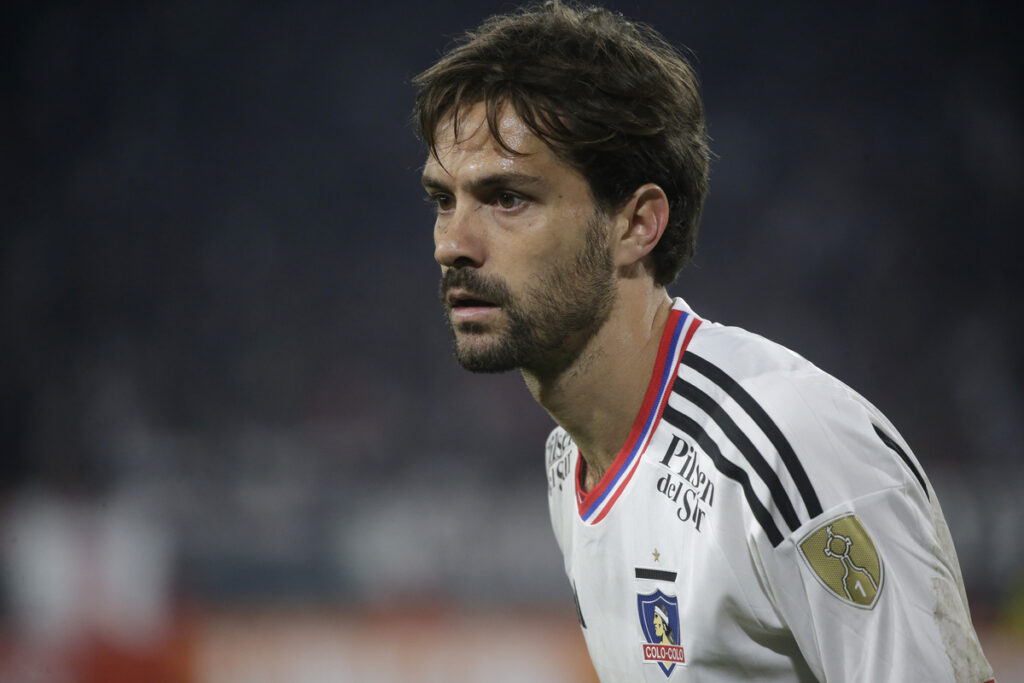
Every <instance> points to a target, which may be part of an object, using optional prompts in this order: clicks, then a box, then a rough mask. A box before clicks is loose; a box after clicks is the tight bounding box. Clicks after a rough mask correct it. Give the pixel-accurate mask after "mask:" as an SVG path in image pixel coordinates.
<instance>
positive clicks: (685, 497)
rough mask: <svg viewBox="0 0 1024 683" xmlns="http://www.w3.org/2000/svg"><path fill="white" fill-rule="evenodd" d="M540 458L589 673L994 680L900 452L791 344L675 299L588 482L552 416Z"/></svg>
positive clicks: (933, 509) (917, 471)
mask: <svg viewBox="0 0 1024 683" xmlns="http://www.w3.org/2000/svg"><path fill="white" fill-rule="evenodd" d="M546 464H547V474H548V496H549V505H550V511H551V520H552V526H553V528H554V532H555V537H556V539H557V541H558V545H559V547H560V548H561V551H562V553H563V555H564V558H565V571H566V574H567V575H568V578H569V582H570V585H571V588H572V592H573V596H574V598H575V601H576V608H577V616H578V617H579V621H580V625H581V627H582V630H583V634H584V637H585V639H586V643H587V648H588V650H589V652H590V657H591V659H592V661H593V663H594V667H595V669H596V670H597V673H598V676H599V677H600V679H601V681H603V683H615V682H622V683H634V682H636V681H651V682H661V681H768V682H770V681H787V682H788V681H826V680H827V681H872V682H877V681H915V682H917V681H929V682H936V681H957V682H958V683H963V682H969V683H983V682H985V681H990V680H992V679H993V673H992V670H991V668H990V666H989V664H988V662H987V661H986V659H985V657H984V654H983V653H982V651H981V647H980V645H979V643H978V638H977V635H976V634H975V631H974V627H973V626H972V624H971V619H970V614H969V611H968V606H967V597H966V594H965V593H964V588H963V581H962V579H961V575H960V567H959V564H958V562H957V559H956V554H955V551H954V549H953V543H952V540H951V538H950V535H949V531H948V529H947V527H946V523H945V520H944V518H943V515H942V511H941V510H940V508H939V503H938V501H937V500H936V497H935V491H934V490H933V489H932V487H931V485H930V484H929V482H928V479H927V477H926V476H925V474H924V472H923V471H922V469H921V465H920V464H919V463H918V461H917V458H916V457H915V456H914V454H913V452H912V451H911V449H910V447H909V446H908V445H907V444H906V442H904V440H903V439H902V438H901V437H900V435H899V433H898V432H897V431H896V429H895V428H894V427H893V426H892V424H890V423H889V421H888V420H886V419H885V417H884V416H882V415H881V413H879V411H878V410H876V409H875V408H874V407H873V406H872V405H871V404H870V403H868V402H867V401H866V400H864V399H863V398H862V397H860V396H859V395H858V394H857V393H855V392H854V391H853V390H852V389H850V388H849V387H847V386H846V385H844V384H842V383H841V382H839V381H838V380H836V379H835V378H833V377H831V376H830V375H828V374H826V373H824V372H822V371H821V370H819V369H818V368H816V367H815V366H814V365H812V364H811V363H809V362H808V361H806V360H805V359H803V358H801V357H800V356H798V355H797V354H795V353H793V352H792V351H789V350H787V349H785V348H783V347H781V346H779V345H777V344H774V343H772V342H770V341H768V340H766V339H764V338H762V337H759V336H757V335H754V334H751V333H749V332H746V331H744V330H741V329H738V328H734V327H726V326H722V325H718V324H714V323H710V322H707V321H703V320H700V319H698V318H697V317H696V316H695V315H694V314H693V312H692V311H691V310H690V309H689V308H688V307H687V306H686V304H685V302H683V301H682V300H681V299H676V300H675V301H674V302H673V308H672V312H671V314H670V316H669V320H668V323H667V325H666V328H665V330H664V333H663V335H662V339H661V343H660V347H659V351H658V357H657V361H656V363H655V367H654V370H653V374H652V377H651V379H650V384H649V386H648V389H647V392H646V395H645V397H644V400H643V404H642V405H641V406H640V410H639V412H638V414H637V417H636V421H635V423H634V425H633V428H632V431H631V432H630V434H629V437H628V439H627V441H626V443H625V445H624V446H623V447H622V449H621V451H620V452H619V454H618V456H617V458H616V459H615V461H614V462H613V463H612V465H611V467H610V468H609V469H608V471H607V472H605V474H604V475H603V477H602V478H601V480H600V482H598V483H597V484H596V485H595V486H594V487H593V488H592V489H591V490H589V491H584V486H583V482H584V481H585V467H581V456H580V453H579V449H578V448H577V446H576V445H575V444H574V443H573V441H572V438H571V437H570V436H569V435H568V434H567V433H566V432H565V431H564V430H562V429H561V428H556V429H555V430H554V431H553V432H552V433H551V435H550V437H549V438H548V441H547V445H546Z"/></svg>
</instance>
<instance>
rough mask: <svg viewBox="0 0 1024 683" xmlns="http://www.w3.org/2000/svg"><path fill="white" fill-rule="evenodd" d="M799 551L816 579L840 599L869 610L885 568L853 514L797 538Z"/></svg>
mask: <svg viewBox="0 0 1024 683" xmlns="http://www.w3.org/2000/svg"><path fill="white" fill-rule="evenodd" d="M800 553H801V554H802V555H803V558H804V560H805V561H806V562H807V566H809V567H810V568H811V571H813V572H814V575H815V576H816V577H818V581H819V582H820V583H821V585H823V586H824V587H825V588H827V589H828V591H829V592H830V593H832V594H833V595H835V596H836V597H837V598H839V599H840V600H842V601H843V602H846V603H849V604H851V605H854V606H856V607H862V608H864V609H871V608H872V607H874V606H875V603H876V602H878V596H879V594H880V593H881V592H882V581H883V580H884V578H885V577H884V570H883V567H882V558H881V557H879V555H878V551H877V550H876V549H875V544H874V543H872V542H871V536H869V535H868V532H867V529H865V528H864V525H863V524H861V521H860V520H859V519H857V516H856V515H852V514H851V515H845V516H843V517H838V518H836V519H833V520H832V521H830V522H825V523H824V524H822V525H821V526H819V527H818V528H816V529H815V530H814V531H812V532H810V533H809V534H807V536H805V537H804V539H803V540H802V541H800Z"/></svg>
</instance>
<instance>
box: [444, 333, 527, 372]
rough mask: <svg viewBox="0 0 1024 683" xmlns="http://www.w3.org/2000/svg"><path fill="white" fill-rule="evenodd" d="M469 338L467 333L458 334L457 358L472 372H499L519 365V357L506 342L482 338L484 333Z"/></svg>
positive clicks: (456, 342)
mask: <svg viewBox="0 0 1024 683" xmlns="http://www.w3.org/2000/svg"><path fill="white" fill-rule="evenodd" d="M468 336H470V337H476V338H475V339H467V338H466V337H467V335H460V334H456V337H455V359H456V360H457V361H458V362H459V365H461V366H462V367H463V368H465V369H466V370H469V371H470V372H481V373H498V372H508V371H509V370H515V369H517V368H518V367H519V359H518V358H517V357H516V354H515V353H514V352H512V350H511V349H509V348H508V347H507V346H506V345H505V344H502V343H501V342H500V341H496V340H493V339H491V340H488V339H482V338H480V337H482V336H483V335H468Z"/></svg>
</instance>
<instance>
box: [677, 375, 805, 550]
mask: <svg viewBox="0 0 1024 683" xmlns="http://www.w3.org/2000/svg"><path fill="white" fill-rule="evenodd" d="M672 391H673V392H675V393H676V394H677V395H679V396H681V397H682V398H685V399H687V400H688V401H690V402H691V403H693V404H694V405H696V406H697V407H698V408H700V409H701V410H703V411H704V412H705V413H707V414H708V416H709V417H710V418H711V419H712V420H714V421H715V423H716V424H717V425H718V426H719V427H720V428H721V429H722V432H723V433H724V434H725V436H726V437H728V439H729V440H730V441H732V442H733V443H734V444H735V445H736V448H738V449H739V451H740V453H742V454H743V457H745V458H746V459H747V462H749V463H750V466H751V467H753V468H754V471H755V472H757V474H758V476H759V477H761V480H762V481H764V483H765V485H766V486H767V487H768V490H769V491H771V494H772V500H773V501H775V506H776V507H777V508H778V509H779V512H780V513H782V518H783V519H784V520H786V524H788V525H789V529H790V531H796V530H797V529H798V528H800V519H799V518H798V517H797V514H796V510H794V509H793V503H792V502H790V500H789V494H787V493H786V490H785V489H784V488H782V482H781V481H780V480H779V475H778V473H777V472H776V471H775V470H774V469H772V468H771V466H770V465H769V464H768V461H767V460H765V459H764V456H763V455H761V453H760V452H759V451H758V450H757V447H755V446H754V444H753V443H752V442H751V441H750V439H748V438H747V435H746V434H744V433H743V430H741V429H740V428H739V426H738V425H737V424H736V423H735V422H734V421H733V419H732V418H731V417H729V415H728V414H727V413H726V412H725V409H724V408H723V407H722V406H721V404H719V403H717V402H716V401H715V399H713V398H711V397H710V396H708V395H707V394H705V393H704V392H703V391H701V390H700V389H698V388H697V387H695V386H694V385H692V384H690V383H689V382H687V381H686V380H684V379H682V378H681V377H680V378H677V379H676V381H675V383H674V384H673V385H672Z"/></svg>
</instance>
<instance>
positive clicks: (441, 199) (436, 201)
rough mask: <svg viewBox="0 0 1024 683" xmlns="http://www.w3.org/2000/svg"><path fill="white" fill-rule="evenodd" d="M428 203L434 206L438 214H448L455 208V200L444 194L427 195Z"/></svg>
mask: <svg viewBox="0 0 1024 683" xmlns="http://www.w3.org/2000/svg"><path fill="white" fill-rule="evenodd" d="M426 202H427V203H428V204H433V205H434V209H435V210H436V211H437V212H438V213H446V212H448V211H451V210H452V209H453V208H455V198H454V197H452V196H451V195H450V194H444V193H443V192H437V193H434V194H430V195H427V197H426Z"/></svg>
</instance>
